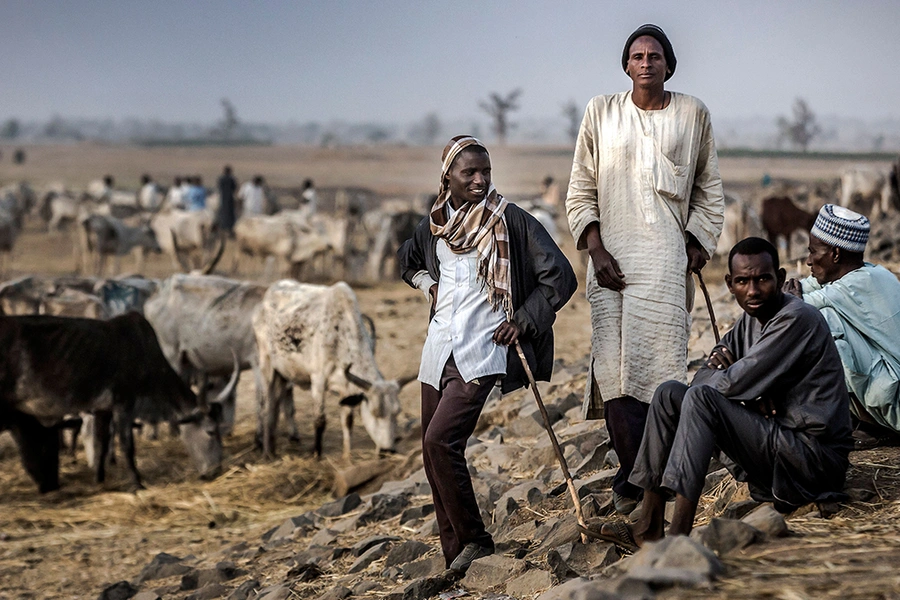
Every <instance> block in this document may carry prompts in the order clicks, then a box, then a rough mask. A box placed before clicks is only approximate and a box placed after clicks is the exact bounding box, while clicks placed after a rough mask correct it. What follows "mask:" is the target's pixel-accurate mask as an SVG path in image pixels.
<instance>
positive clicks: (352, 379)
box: [344, 365, 372, 390]
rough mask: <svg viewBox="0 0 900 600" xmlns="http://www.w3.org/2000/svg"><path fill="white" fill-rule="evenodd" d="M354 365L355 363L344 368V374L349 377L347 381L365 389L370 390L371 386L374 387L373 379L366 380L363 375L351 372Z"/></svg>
mask: <svg viewBox="0 0 900 600" xmlns="http://www.w3.org/2000/svg"><path fill="white" fill-rule="evenodd" d="M352 366H353V365H347V367H346V368H345V369H344V376H345V377H346V378H347V381H349V382H350V383H352V384H354V385H357V386H359V387H361V388H362V389H364V390H368V389H369V388H370V387H372V382H371V381H366V380H365V379H363V378H362V377H358V376H356V375H354V374H353V373H351V372H350V367H352Z"/></svg>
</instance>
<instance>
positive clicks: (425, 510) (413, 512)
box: [400, 504, 434, 525]
mask: <svg viewBox="0 0 900 600" xmlns="http://www.w3.org/2000/svg"><path fill="white" fill-rule="evenodd" d="M431 514H434V504H423V505H422V506H414V507H412V508H407V509H406V510H404V511H403V513H402V514H401V515H400V524H401V525H404V524H406V523H409V522H410V521H417V520H419V519H424V518H425V517H427V516H428V515H431Z"/></svg>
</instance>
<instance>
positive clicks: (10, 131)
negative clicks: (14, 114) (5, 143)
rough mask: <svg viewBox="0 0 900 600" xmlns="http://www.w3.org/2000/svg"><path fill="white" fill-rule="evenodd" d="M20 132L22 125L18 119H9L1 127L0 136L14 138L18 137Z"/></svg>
mask: <svg viewBox="0 0 900 600" xmlns="http://www.w3.org/2000/svg"><path fill="white" fill-rule="evenodd" d="M20 133H22V126H21V125H20V124H19V120H18V119H9V120H8V121H7V122H6V123H4V124H3V129H2V131H0V138H3V139H5V140H14V139H16V138H17V137H19V134H20Z"/></svg>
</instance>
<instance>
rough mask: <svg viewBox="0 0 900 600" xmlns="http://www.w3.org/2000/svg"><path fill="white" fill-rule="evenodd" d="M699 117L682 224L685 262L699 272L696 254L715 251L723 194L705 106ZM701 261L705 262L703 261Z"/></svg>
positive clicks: (721, 223) (723, 212)
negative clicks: (698, 135)
mask: <svg viewBox="0 0 900 600" xmlns="http://www.w3.org/2000/svg"><path fill="white" fill-rule="evenodd" d="M701 120H702V122H701V124H700V125H701V127H702V134H701V138H700V149H699V152H698V154H697V164H696V165H695V169H694V185H693V188H691V198H690V205H689V207H688V220H687V225H686V226H685V230H686V232H687V234H688V235H687V236H686V237H687V239H686V249H687V251H688V260H689V261H691V260H693V261H694V262H693V263H689V265H690V267H691V270H697V271H699V268H696V267H697V264H699V260H698V257H701V256H702V253H703V252H705V253H706V259H707V260H708V258H709V257H710V256H712V255H713V253H714V252H715V251H716V244H717V243H718V241H719V235H721V233H722V225H723V224H724V222H725V193H724V191H723V189H722V178H721V177H720V176H719V159H718V156H717V154H716V142H715V139H714V138H713V131H712V124H711V123H710V120H709V112H707V111H706V107H703V111H702V115H701ZM692 237H693V242H692V239H691V238H692ZM692 244H693V248H692ZM692 255H693V258H692ZM702 263H703V264H705V263H706V260H703V261H702ZM701 267H702V265H701Z"/></svg>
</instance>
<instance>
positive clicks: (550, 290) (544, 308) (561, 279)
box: [513, 212, 578, 336]
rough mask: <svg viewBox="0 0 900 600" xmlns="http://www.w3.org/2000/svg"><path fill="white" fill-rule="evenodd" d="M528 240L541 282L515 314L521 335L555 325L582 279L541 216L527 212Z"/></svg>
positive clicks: (534, 267) (534, 266) (529, 255)
mask: <svg viewBox="0 0 900 600" xmlns="http://www.w3.org/2000/svg"><path fill="white" fill-rule="evenodd" d="M523 216H524V218H525V228H526V232H527V240H526V243H525V249H526V252H527V253H528V259H529V260H530V262H531V266H532V268H533V269H534V274H535V277H536V279H537V285H536V286H535V288H534V289H533V290H532V291H531V294H529V296H528V297H527V298H525V301H524V302H523V303H522V305H521V306H519V308H518V309H517V310H516V311H515V313H514V314H513V323H514V324H515V326H516V328H517V329H518V331H519V335H525V336H535V335H539V334H541V333H543V332H545V331H547V330H548V329H550V328H551V327H552V326H553V323H554V322H555V321H556V313H557V312H558V311H559V310H560V309H561V308H562V307H563V306H565V304H566V302H568V301H569V298H571V297H572V294H574V293H575V289H576V288H577V287H578V281H577V279H576V278H575V272H574V271H573V270H572V265H571V264H569V260H568V259H567V258H566V255H565V254H563V252H562V250H560V249H559V246H557V245H556V242H554V241H553V239H552V238H551V237H550V234H548V233H547V230H546V229H544V228H543V227H542V226H541V225H540V223H538V222H537V220H535V219H534V217H532V216H531V215H528V214H527V213H524V212H523Z"/></svg>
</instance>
